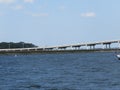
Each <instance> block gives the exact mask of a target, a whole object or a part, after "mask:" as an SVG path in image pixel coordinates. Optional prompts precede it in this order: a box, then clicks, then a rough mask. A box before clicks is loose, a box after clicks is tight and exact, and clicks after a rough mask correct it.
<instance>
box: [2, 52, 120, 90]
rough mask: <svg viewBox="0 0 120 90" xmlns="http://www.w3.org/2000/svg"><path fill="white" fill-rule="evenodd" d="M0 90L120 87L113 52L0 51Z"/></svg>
mask: <svg viewBox="0 0 120 90" xmlns="http://www.w3.org/2000/svg"><path fill="white" fill-rule="evenodd" d="M0 90H120V60H118V59H117V58H116V53H107V52H105V53H100V52H99V53H98V52H97V53H71V54H31V55H0Z"/></svg>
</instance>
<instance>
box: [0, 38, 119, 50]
mask: <svg viewBox="0 0 120 90" xmlns="http://www.w3.org/2000/svg"><path fill="white" fill-rule="evenodd" d="M112 44H117V46H116V47H111V45H112ZM97 46H99V47H97ZM114 48H117V49H120V40H113V41H101V42H91V43H79V44H72V45H59V46H50V47H35V48H15V49H10V48H9V49H0V52H32V51H33V52H40V51H43V52H44V51H67V50H73V51H75V50H76V51H77V50H97V49H101V50H104V49H114Z"/></svg>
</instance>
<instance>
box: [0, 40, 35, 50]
mask: <svg viewBox="0 0 120 90" xmlns="http://www.w3.org/2000/svg"><path fill="white" fill-rule="evenodd" d="M32 47H37V46H36V45H34V44H32V43H25V42H18V43H15V42H1V43H0V49H10V48H32Z"/></svg>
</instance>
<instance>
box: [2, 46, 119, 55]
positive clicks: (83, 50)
mask: <svg viewBox="0 0 120 90" xmlns="http://www.w3.org/2000/svg"><path fill="white" fill-rule="evenodd" d="M92 52H115V53H119V52H120V49H118V48H115V49H80V50H38V51H35V50H30V51H27V50H24V51H13V50H9V51H0V55H9V54H62V53H92Z"/></svg>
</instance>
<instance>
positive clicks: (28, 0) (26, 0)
mask: <svg viewBox="0 0 120 90" xmlns="http://www.w3.org/2000/svg"><path fill="white" fill-rule="evenodd" d="M24 2H25V3H33V2H34V0H24Z"/></svg>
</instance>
